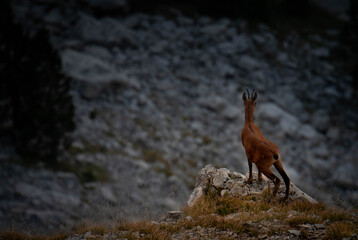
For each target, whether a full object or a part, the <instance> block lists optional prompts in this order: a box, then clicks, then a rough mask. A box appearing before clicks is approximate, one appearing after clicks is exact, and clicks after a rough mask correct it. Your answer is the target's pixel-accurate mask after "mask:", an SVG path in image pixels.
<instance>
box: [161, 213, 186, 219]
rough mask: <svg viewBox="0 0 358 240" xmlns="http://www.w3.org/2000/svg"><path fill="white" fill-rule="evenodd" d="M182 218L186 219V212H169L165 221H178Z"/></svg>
mask: <svg viewBox="0 0 358 240" xmlns="http://www.w3.org/2000/svg"><path fill="white" fill-rule="evenodd" d="M181 218H184V212H182V211H169V212H167V215H166V217H165V220H170V221H178V220H179V219H181Z"/></svg>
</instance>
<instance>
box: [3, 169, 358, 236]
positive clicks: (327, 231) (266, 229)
mask: <svg viewBox="0 0 358 240" xmlns="http://www.w3.org/2000/svg"><path fill="white" fill-rule="evenodd" d="M247 179H248V177H247V176H244V175H242V174H241V173H238V172H232V171H230V170H228V169H226V168H220V169H217V168H215V167H213V166H212V165H207V166H205V167H204V168H203V169H201V170H200V172H199V175H198V176H197V178H196V188H195V190H194V191H193V192H192V195H191V197H190V199H189V200H188V205H187V206H185V207H184V208H183V211H169V212H167V214H166V216H163V217H162V218H161V220H159V221H143V220H142V221H134V222H128V221H124V222H120V223H114V222H112V223H98V222H97V223H94V224H90V223H87V224H85V225H82V226H79V227H77V228H76V230H74V231H72V232H71V233H64V234H60V235H56V236H52V237H42V238H43V239H47V240H48V239H65V240H82V239H83V240H84V239H118V240H119V239H121V240H124V239H160V240H162V239H302V238H303V239H342V238H344V239H358V235H357V232H358V228H357V221H358V216H357V212H353V213H349V212H347V211H344V210H342V209H339V208H332V207H328V206H327V205H325V204H323V203H318V202H317V201H316V200H314V199H313V198H312V197H310V196H308V195H307V194H305V193H304V192H302V191H301V190H300V189H299V188H297V187H296V186H295V185H293V184H291V189H292V191H291V196H290V200H289V201H288V202H286V203H285V204H283V203H279V201H274V202H272V201H271V202H270V203H267V200H268V198H269V197H270V194H271V193H270V191H271V192H272V189H271V190H269V189H270V186H269V182H268V180H267V179H264V181H263V182H261V183H259V182H257V181H256V178H255V180H254V182H253V183H252V184H247ZM271 186H272V184H271ZM283 188H284V184H282V185H281V188H280V191H279V195H284V189H283ZM199 192H201V194H200V195H198V193H199ZM277 200H278V199H277ZM1 237H3V238H4V239H10V240H11V239H18V238H22V239H29V238H31V237H26V236H24V235H21V234H17V233H15V232H8V233H3V235H1V234H0V239H2V238H1Z"/></svg>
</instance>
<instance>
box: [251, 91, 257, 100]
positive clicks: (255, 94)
mask: <svg viewBox="0 0 358 240" xmlns="http://www.w3.org/2000/svg"><path fill="white" fill-rule="evenodd" d="M256 98H257V92H255V93H254V96H253V97H252V100H254V101H255V100H256Z"/></svg>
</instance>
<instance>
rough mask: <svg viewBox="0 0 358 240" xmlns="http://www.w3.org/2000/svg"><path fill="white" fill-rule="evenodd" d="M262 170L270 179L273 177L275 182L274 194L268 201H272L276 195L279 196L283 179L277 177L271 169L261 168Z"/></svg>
mask: <svg viewBox="0 0 358 240" xmlns="http://www.w3.org/2000/svg"><path fill="white" fill-rule="evenodd" d="M261 172H262V173H263V174H264V175H265V176H266V177H267V178H269V179H271V180H272V181H273V183H274V184H275V188H274V190H273V194H272V196H271V197H270V198H269V200H268V202H271V200H272V199H274V198H275V197H276V196H277V193H278V189H279V188H280V182H281V180H280V179H279V178H278V177H276V175H275V174H273V173H272V172H271V169H269V168H268V169H263V168H261Z"/></svg>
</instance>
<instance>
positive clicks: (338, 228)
mask: <svg viewBox="0 0 358 240" xmlns="http://www.w3.org/2000/svg"><path fill="white" fill-rule="evenodd" d="M355 231H357V227H354V226H353V224H352V223H350V222H337V223H333V224H332V225H331V226H330V227H329V228H328V229H327V236H326V238H327V239H342V238H345V237H351V236H352V235H353V234H354V233H355Z"/></svg>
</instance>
